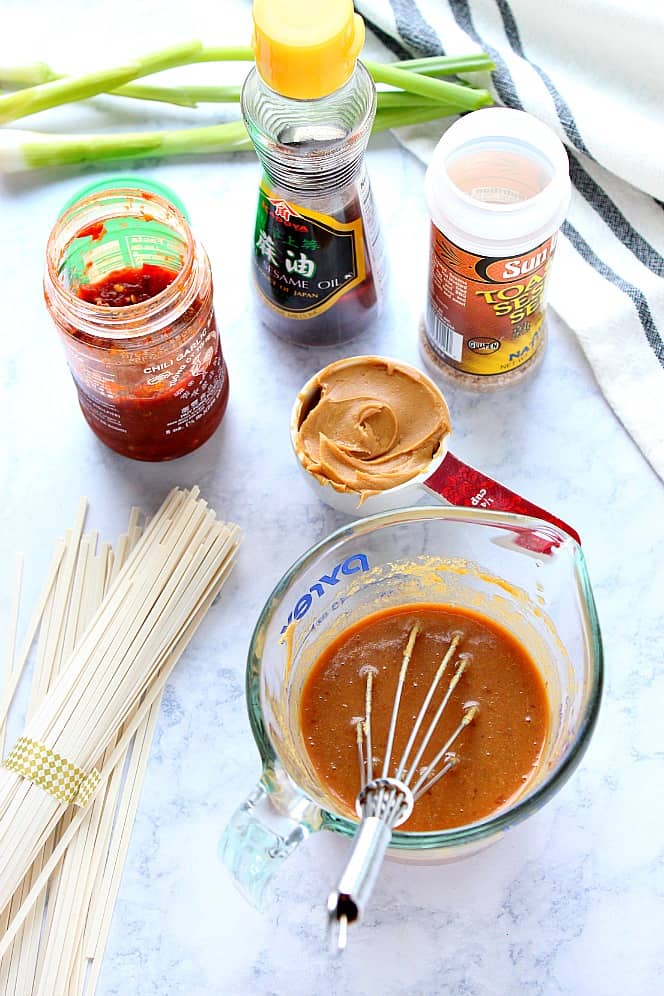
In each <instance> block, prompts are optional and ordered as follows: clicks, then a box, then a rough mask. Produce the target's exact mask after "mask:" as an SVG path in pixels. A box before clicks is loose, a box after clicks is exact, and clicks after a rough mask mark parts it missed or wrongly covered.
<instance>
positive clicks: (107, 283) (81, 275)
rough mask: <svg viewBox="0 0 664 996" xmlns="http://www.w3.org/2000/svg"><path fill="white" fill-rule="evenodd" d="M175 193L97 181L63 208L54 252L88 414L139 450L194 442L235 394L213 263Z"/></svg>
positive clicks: (146, 453)
mask: <svg viewBox="0 0 664 996" xmlns="http://www.w3.org/2000/svg"><path fill="white" fill-rule="evenodd" d="M160 191H161V192H160ZM173 200H176V198H175V197H173V198H171V196H170V192H167V191H165V189H164V188H159V187H158V185H156V184H154V183H150V184H146V185H145V189H143V188H142V187H141V186H136V185H135V184H132V182H131V181H128V182H127V185H123V184H120V185H117V182H115V183H114V182H113V181H110V182H109V183H104V184H96V185H94V186H93V187H92V188H87V189H86V190H85V191H83V192H82V193H81V194H80V195H79V196H78V197H77V198H75V199H74V200H73V202H70V203H69V205H68V206H67V207H66V208H65V209H64V211H63V213H62V214H61V215H60V217H59V218H58V220H57V222H56V224H55V226H54V228H53V230H52V232H51V235H50V237H49V240H48V245H47V250H46V272H45V277H44V296H45V299H46V306H47V308H48V311H49V313H50V315H51V318H52V319H53V321H54V323H55V325H56V328H57V329H58V331H59V332H60V335H61V338H62V341H63V343H64V347H65V352H66V354H67V360H68V363H69V368H70V370H71V373H72V377H73V379H74V383H75V384H76V389H77V391H78V398H79V403H80V406H81V410H82V412H83V415H84V417H85V419H86V421H87V422H88V424H89V426H90V427H91V429H92V430H93V432H95V433H96V435H97V436H98V437H99V438H100V439H101V440H102V442H104V443H106V445H107V446H109V447H110V448H111V449H113V450H115V451H116V452H118V453H121V454H123V456H128V457H133V458H134V459H136V460H154V461H157V460H170V459H173V458H175V457H179V456H183V455H184V454H186V453H189V452H191V450H194V449H196V447H198V446H200V445H201V444H202V443H204V442H205V441H206V440H207V439H208V438H209V437H210V436H211V435H212V433H213V432H214V430H215V429H216V428H217V426H218V425H219V423H220V421H221V419H222V417H223V414H224V411H225V409H226V405H227V402H228V372H227V369H226V364H225V361H224V358H223V355H222V351H221V343H220V340H219V333H218V331H217V326H216V323H215V317H214V310H213V302H212V274H211V270H210V263H209V260H208V257H207V255H206V253H205V250H204V249H203V248H202V246H201V245H200V244H199V243H198V242H197V241H196V240H195V238H194V236H193V234H192V232H191V229H190V227H189V224H188V221H187V219H186V218H185V216H184V214H183V213H182V211H181V210H179V209H178V208H177V207H176V206H175V204H174V203H173Z"/></svg>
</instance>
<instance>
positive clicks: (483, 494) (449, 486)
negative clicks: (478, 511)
mask: <svg viewBox="0 0 664 996" xmlns="http://www.w3.org/2000/svg"><path fill="white" fill-rule="evenodd" d="M424 487H425V488H428V489H429V490H430V491H434V492H435V493H436V494H437V495H440V497H441V498H444V499H445V501H448V502H449V503H450V505H457V506H461V507H462V508H490V509H493V510H494V511H497V512H518V513H520V514H522V515H534V516H536V517H537V518H538V519H544V520H545V521H546V522H551V523H553V525H554V526H558V528H559V529H562V530H563V531H564V532H566V533H567V534H568V535H569V536H571V537H572V538H573V539H575V540H576V542H577V543H580V542H581V540H580V538H579V534H578V533H577V531H576V530H575V529H573V528H572V526H569V525H567V523H566V522H563V520H562V519H559V518H558V517H557V516H555V515H552V514H551V513H550V512H547V510H546V509H544V508H540V507H539V505H534V504H533V502H531V501H528V499H527V498H523V497H522V496H521V495H518V494H516V492H515V491H510V489H509V488H506V487H505V485H504V484H499V483H498V481H494V480H493V479H492V478H490V477H487V475H486V474H483V473H482V472H481V471H479V470H475V468H474V467H470V466H469V465H468V464H467V463H463V461H462V460H459V459H458V458H457V457H455V456H454V454H453V453H449V452H448V453H447V456H446V457H445V459H444V460H443V462H442V463H441V465H440V466H439V467H438V468H437V469H436V470H435V471H434V472H433V474H432V475H431V477H428V478H427V480H426V481H424ZM533 542H535V540H533ZM543 542H544V546H546V544H547V542H548V545H549V549H548V550H547V549H544V548H543V549H542V550H541V552H542V553H547V552H550V547H551V546H552V545H560V544H551V543H550V542H549V541H543Z"/></svg>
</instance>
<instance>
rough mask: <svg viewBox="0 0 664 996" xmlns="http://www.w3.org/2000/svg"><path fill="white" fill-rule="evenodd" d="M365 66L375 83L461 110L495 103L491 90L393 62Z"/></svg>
mask: <svg viewBox="0 0 664 996" xmlns="http://www.w3.org/2000/svg"><path fill="white" fill-rule="evenodd" d="M364 65H365V66H366V67H367V69H368V70H369V72H370V73H371V75H372V76H373V78H374V80H375V82H376V83H387V84H388V85H389V86H394V87H400V88H401V89H402V90H405V91H406V92H408V93H418V94H419V95H420V96H421V97H429V98H430V99H431V100H437V101H439V102H440V103H441V104H442V103H445V104H454V105H455V106H457V107H458V109H459V110H464V111H476V110H477V109H478V108H479V107H487V106H488V105H490V104H492V103H493V101H492V99H491V94H490V93H489V91H488V90H474V89H473V88H472V87H465V86H460V85H459V84H458V83H448V81H447V80H437V79H432V78H431V77H429V76H422V75H421V74H419V73H410V72H408V70H406V69H395V68H394V66H393V65H383V64H382V63H377V62H366V61H365V63H364Z"/></svg>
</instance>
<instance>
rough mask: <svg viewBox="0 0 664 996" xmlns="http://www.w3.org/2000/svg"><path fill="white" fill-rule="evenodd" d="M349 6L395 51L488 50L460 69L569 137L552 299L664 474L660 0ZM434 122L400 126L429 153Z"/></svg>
mask: <svg viewBox="0 0 664 996" xmlns="http://www.w3.org/2000/svg"><path fill="white" fill-rule="evenodd" d="M356 7H357V9H358V11H359V12H360V13H361V14H362V15H363V16H364V18H365V20H366V21H367V24H368V26H369V27H370V28H372V29H373V30H374V33H375V37H376V38H378V39H380V41H381V42H382V44H383V45H386V46H387V47H388V48H389V49H391V50H392V51H393V52H394V53H395V54H397V55H398V56H399V57H401V58H408V57H410V56H413V55H417V56H424V55H440V54H447V55H459V54H465V53H470V52H475V51H484V52H487V53H488V54H489V55H490V56H491V57H492V59H493V60H494V62H495V66H496V68H495V71H494V72H493V74H492V76H491V79H489V78H488V74H473V75H472V76H469V77H468V78H469V79H472V80H473V81H474V82H477V83H479V84H480V85H482V86H486V87H488V88H489V89H490V90H491V92H492V95H493V97H494V99H495V101H496V103H499V104H504V105H506V106H508V107H515V108H517V109H519V110H524V111H528V112H529V113H530V114H533V115H535V116H536V117H538V118H540V119H541V120H542V121H544V122H545V123H546V124H548V125H549V126H550V127H551V128H553V130H554V131H555V132H556V133H557V134H558V136H559V137H560V138H561V140H562V141H563V142H564V143H565V145H566V146H567V151H568V154H569V161H570V176H571V180H572V191H573V192H572V201H571V205H570V210H569V213H568V216H567V220H566V221H565V222H564V223H563V226H562V229H561V233H562V236H563V237H562V238H560V239H559V241H558V247H557V250H556V264H555V266H554V269H553V273H552V283H551V290H550V304H551V306H552V307H553V308H554V309H555V311H556V312H557V313H558V314H559V315H560V316H561V318H562V319H563V320H564V321H565V322H566V324H567V325H568V326H569V327H570V328H571V329H572V330H573V331H574V333H575V334H576V335H577V337H578V339H579V341H580V343H581V346H582V348H583V350H584V352H585V354H586V356H587V357H588V360H589V362H590V365H591V367H592V369H593V371H594V373H595V376H596V378H597V381H598V383H599V385H600V387H601V389H602V391H603V393H604V395H605V397H606V399H607V401H608V402H609V404H610V405H611V407H612V408H613V410H614V411H615V413H616V414H617V415H618V417H619V418H620V420H621V421H622V423H623V424H624V426H625V428H626V429H627V430H628V432H630V433H631V435H632V437H633V439H634V440H635V442H636V443H637V445H638V446H639V447H640V448H641V450H642V452H643V453H644V455H645V456H646V458H647V459H648V460H649V461H650V463H651V465H652V466H653V468H654V469H655V471H656V472H657V473H658V474H659V476H660V477H661V478H663V479H664V258H663V255H664V203H662V202H663V201H664V167H663V166H662V155H663V153H664V111H663V107H664V104H663V100H662V97H663V93H662V89H663V88H662V83H663V82H664V74H663V73H662V68H661V67H662V62H661V45H662V39H663V38H664V4H660V3H653V2H652V0H629V3H628V2H627V0H622V2H621V0H585V2H584V3H578V0H556V2H555V3H551V2H549V3H534V2H533V0H389V2H388V0H358V2H357V3H356ZM370 44H372V43H371V42H370ZM373 44H374V46H375V45H376V44H377V43H376V42H375V41H374V42H373ZM441 130H442V128H441V124H440V122H432V123H431V124H427V125H418V126H416V127H413V128H408V129H402V130H401V132H400V133H399V134H398V136H397V137H398V138H399V139H400V140H401V141H402V142H403V143H404V144H405V145H406V146H407V147H408V148H410V149H411V150H412V151H413V152H414V153H415V154H416V155H417V156H418V157H419V158H420V159H422V160H423V161H424V162H427V161H428V160H429V158H430V156H431V153H432V152H433V149H434V146H435V145H436V142H437V141H438V139H439V137H440V134H441Z"/></svg>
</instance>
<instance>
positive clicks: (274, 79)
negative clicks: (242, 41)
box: [253, 0, 364, 100]
mask: <svg viewBox="0 0 664 996" xmlns="http://www.w3.org/2000/svg"><path fill="white" fill-rule="evenodd" d="M253 16H254V37H253V49H254V55H255V56H256V68H257V69H258V72H259V73H260V75H261V77H262V78H263V80H264V81H265V82H266V83H267V85H268V86H269V87H270V88H271V89H272V90H276V92H277V93H280V94H282V95H283V96H284V97H293V98H295V99H297V100H315V99H316V98H318V97H325V96H327V94H329V93H333V92H334V91H335V90H338V89H339V87H341V86H343V85H344V83H346V82H347V81H348V80H349V79H350V77H351V75H352V73H353V70H354V69H355V62H356V59H357V56H358V55H359V53H360V49H361V48H362V45H363V44H364V21H363V20H362V18H361V17H360V16H359V15H358V14H355V13H353V2H352V0H254V7H253Z"/></svg>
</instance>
